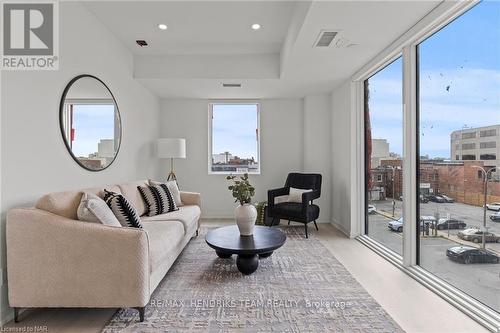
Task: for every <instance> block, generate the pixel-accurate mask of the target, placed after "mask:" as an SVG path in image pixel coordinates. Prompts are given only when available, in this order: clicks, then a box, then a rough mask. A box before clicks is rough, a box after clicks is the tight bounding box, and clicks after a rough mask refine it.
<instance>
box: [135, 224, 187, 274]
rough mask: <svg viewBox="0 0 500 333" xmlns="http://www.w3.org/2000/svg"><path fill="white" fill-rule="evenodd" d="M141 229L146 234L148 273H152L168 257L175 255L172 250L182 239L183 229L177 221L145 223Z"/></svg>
mask: <svg viewBox="0 0 500 333" xmlns="http://www.w3.org/2000/svg"><path fill="white" fill-rule="evenodd" d="M143 227H144V229H145V230H146V231H147V233H148V241H149V253H150V272H153V271H154V270H155V269H156V268H157V267H159V266H160V265H161V263H162V262H163V261H167V260H168V259H169V256H173V255H176V252H175V251H173V249H174V248H175V247H177V246H178V245H179V243H180V242H181V241H182V239H183V238H184V227H183V226H182V223H181V222H179V221H145V222H144V223H143Z"/></svg>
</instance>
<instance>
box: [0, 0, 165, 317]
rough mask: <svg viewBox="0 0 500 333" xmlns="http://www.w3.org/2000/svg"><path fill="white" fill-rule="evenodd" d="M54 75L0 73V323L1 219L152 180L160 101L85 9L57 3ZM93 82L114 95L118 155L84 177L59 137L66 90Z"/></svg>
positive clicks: (3, 292)
mask: <svg viewBox="0 0 500 333" xmlns="http://www.w3.org/2000/svg"><path fill="white" fill-rule="evenodd" d="M60 59H61V62H60V69H59V70H58V71H37V72H33V71H25V72H23V71H15V72H14V71H12V72H8V71H7V72H4V73H2V78H1V80H2V84H1V89H2V90H1V126H2V128H1V157H2V159H1V161H2V164H1V166H2V170H1V178H2V187H1V190H2V193H1V208H2V212H1V217H2V227H1V232H2V236H1V243H2V246H1V249H2V256H1V267H2V270H1V273H2V274H1V276H2V280H1V282H2V288H1V308H0V311H1V320H2V322H4V321H5V320H6V319H7V318H9V317H10V316H11V310H10V308H8V306H7V286H6V271H5V254H4V253H5V236H4V231H5V214H6V211H7V210H8V209H10V208H12V207H17V206H30V205H32V204H33V203H34V201H35V200H36V199H37V198H38V197H40V196H41V195H42V194H44V193H46V192H51V191H61V190H67V189H78V188H83V187H90V186H94V185H101V184H109V183H118V182H124V181H127V180H133V179H140V178H145V177H155V176H157V175H158V162H157V159H156V158H155V157H154V153H153V149H154V142H155V141H156V138H157V137H158V133H159V127H158V117H159V100H158V99H157V98H156V97H155V96H153V95H152V94H151V93H150V92H148V91H147V90H146V89H144V88H143V87H142V86H141V85H140V84H138V83H137V81H135V80H133V78H132V56H131V54H130V53H129V51H128V50H127V49H126V48H125V47H124V46H122V45H121V44H120V43H119V42H118V41H117V39H116V38H114V36H113V35H112V34H111V33H110V32H109V31H108V30H107V29H106V28H104V26H103V25H102V24H101V23H100V22H99V21H98V20H97V19H95V18H94V16H93V15H92V14H90V13H89V12H88V11H87V10H86V9H85V7H83V6H82V5H81V4H79V3H76V2H61V3H60ZM82 73H89V74H94V75H96V76H98V77H99V78H101V79H102V80H103V81H104V82H106V83H107V84H108V86H109V88H110V89H111V91H112V92H113V94H114V96H115V98H116V100H117V103H118V106H119V109H120V113H121V118H122V126H123V138H122V144H121V149H120V153H119V155H118V157H117V159H116V160H115V162H114V163H113V165H111V166H110V167H109V168H108V169H106V170H105V171H102V172H90V171H86V170H84V169H82V168H81V167H80V166H78V165H77V164H76V162H75V161H73V159H72V158H71V156H70V155H69V153H68V152H67V150H66V147H65V146H64V143H63V138H62V137H61V133H60V130H59V119H58V112H59V110H58V107H59V100H60V97H61V94H62V92H63V90H64V87H65V86H66V84H67V83H68V81H69V80H71V78H72V77H74V76H75V75H77V74H82Z"/></svg>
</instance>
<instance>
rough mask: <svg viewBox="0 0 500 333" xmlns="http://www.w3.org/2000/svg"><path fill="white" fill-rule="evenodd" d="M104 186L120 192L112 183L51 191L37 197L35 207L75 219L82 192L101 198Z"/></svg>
mask: <svg viewBox="0 0 500 333" xmlns="http://www.w3.org/2000/svg"><path fill="white" fill-rule="evenodd" d="M104 188H107V189H109V190H110V191H113V192H116V193H121V192H120V189H119V188H118V187H117V186H114V185H112V186H107V187H96V188H89V189H85V190H80V191H66V192H53V193H49V194H45V195H44V196H42V197H41V198H40V199H38V201H37V202H36V204H35V207H36V208H38V209H42V210H45V211H47V212H51V213H53V214H56V215H59V216H63V217H67V218H69V219H72V220H77V219H78V215H77V213H76V211H77V209H78V205H80V201H81V200H82V194H83V192H89V193H93V194H96V195H98V196H99V197H101V198H102V197H103V190H104Z"/></svg>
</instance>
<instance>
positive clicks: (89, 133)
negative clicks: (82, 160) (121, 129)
mask: <svg viewBox="0 0 500 333" xmlns="http://www.w3.org/2000/svg"><path fill="white" fill-rule="evenodd" d="M114 110H115V108H114V105H112V104H108V105H85V104H75V105H74V107H73V117H74V118H73V126H74V128H75V141H73V149H72V151H73V154H74V155H75V156H77V157H88V156H89V154H93V153H95V152H97V144H98V143H99V142H100V140H101V139H113V138H114V132H115V131H114V126H115V125H114V123H115V120H114Z"/></svg>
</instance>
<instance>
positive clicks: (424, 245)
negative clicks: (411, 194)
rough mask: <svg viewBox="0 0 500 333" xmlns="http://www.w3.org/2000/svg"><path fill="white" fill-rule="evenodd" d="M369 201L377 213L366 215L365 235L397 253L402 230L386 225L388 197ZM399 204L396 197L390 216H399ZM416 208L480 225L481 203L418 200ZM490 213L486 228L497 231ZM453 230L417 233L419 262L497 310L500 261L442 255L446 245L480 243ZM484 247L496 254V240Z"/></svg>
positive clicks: (498, 225) (499, 232)
mask: <svg viewBox="0 0 500 333" xmlns="http://www.w3.org/2000/svg"><path fill="white" fill-rule="evenodd" d="M372 204H373V205H374V206H375V207H376V208H377V212H378V213H377V214H372V215H369V225H368V235H369V236H370V237H372V238H373V239H375V240H377V241H378V242H380V243H382V244H384V245H385V246H387V247H388V248H390V249H391V250H393V251H395V252H397V253H399V254H401V253H402V245H403V238H402V233H398V232H394V231H391V230H389V228H388V227H387V224H388V223H389V221H390V220H391V218H392V200H386V201H377V202H373V203H372ZM401 206H402V202H401V201H396V207H395V214H394V215H395V216H394V219H398V218H400V217H401V215H402V209H401ZM420 209H421V215H422V216H425V215H429V216H440V217H451V218H456V219H459V220H463V221H464V222H465V223H467V227H473V226H476V227H480V226H481V225H482V221H483V209H482V208H481V207H474V206H470V205H464V204H461V203H442V204H439V203H434V202H429V203H426V204H424V203H422V204H420ZM492 213H493V212H492V211H488V213H487V226H488V227H489V231H490V232H493V233H495V234H497V235H500V223H498V222H492V221H491V220H490V219H489V215H490V214H492ZM437 214H439V215H437ZM448 214H449V215H448ZM448 233H449V234H448ZM457 233H458V230H449V231H448V230H442V231H438V237H432V236H430V237H421V238H420V265H421V266H422V267H423V268H425V269H426V270H428V271H430V272H432V273H433V274H435V275H437V276H438V277H440V278H442V279H443V280H445V281H447V282H449V283H450V284H452V285H454V286H455V287H457V288H459V289H460V290H462V291H464V292H466V293H468V294H470V295H471V296H473V297H475V298H476V299H478V300H479V301H481V302H483V303H485V304H487V305H488V306H490V307H492V308H493V309H495V310H496V311H500V300H499V297H498V295H499V294H500V264H471V265H464V264H460V263H456V262H453V261H451V260H449V259H448V258H447V257H446V249H448V248H449V247H452V246H456V245H459V243H461V244H466V245H470V246H480V244H474V243H472V242H467V241H463V240H460V239H458V238H457V236H456V235H457ZM431 234H432V230H431ZM486 247H487V249H489V250H492V251H494V252H496V253H497V254H500V243H486Z"/></svg>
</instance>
